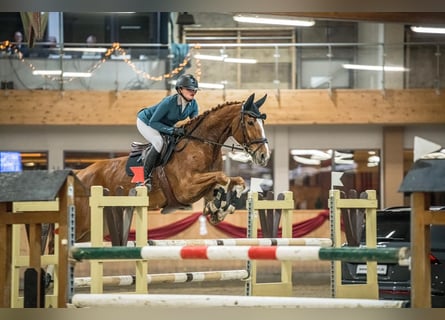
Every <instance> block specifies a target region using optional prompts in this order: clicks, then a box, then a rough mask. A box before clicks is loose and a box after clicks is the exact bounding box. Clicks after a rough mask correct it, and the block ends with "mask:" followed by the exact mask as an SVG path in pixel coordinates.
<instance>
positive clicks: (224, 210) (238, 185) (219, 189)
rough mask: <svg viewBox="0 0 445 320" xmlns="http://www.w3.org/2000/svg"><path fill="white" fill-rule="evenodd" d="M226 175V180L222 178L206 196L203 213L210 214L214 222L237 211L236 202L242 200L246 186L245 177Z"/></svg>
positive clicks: (218, 221) (211, 220) (216, 222)
mask: <svg viewBox="0 0 445 320" xmlns="http://www.w3.org/2000/svg"><path fill="white" fill-rule="evenodd" d="M225 177H226V179H225V180H226V181H225V182H223V181H222V180H220V181H219V182H218V183H216V184H215V185H214V186H213V189H212V192H211V194H210V195H209V196H207V197H205V200H206V204H205V207H204V212H203V213H204V215H208V216H209V221H210V222H211V223H212V224H218V223H220V222H221V221H223V220H224V218H225V217H226V216H227V215H228V214H232V213H234V212H235V209H236V203H237V202H239V201H240V199H241V196H242V194H243V191H244V190H245V188H246V185H245V182H244V179H243V178H241V177H227V176H225Z"/></svg>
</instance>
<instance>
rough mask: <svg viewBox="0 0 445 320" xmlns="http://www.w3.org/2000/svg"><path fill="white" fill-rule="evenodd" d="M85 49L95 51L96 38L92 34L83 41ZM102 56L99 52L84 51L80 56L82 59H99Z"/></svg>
mask: <svg viewBox="0 0 445 320" xmlns="http://www.w3.org/2000/svg"><path fill="white" fill-rule="evenodd" d="M85 42H86V46H87V48H91V49H95V48H97V47H95V44H96V43H97V39H96V36H95V35H94V34H90V35H89V36H88V37H87V39H86V40H85ZM100 58H102V55H101V54H100V53H99V52H96V51H94V50H86V51H84V52H83V54H82V59H100Z"/></svg>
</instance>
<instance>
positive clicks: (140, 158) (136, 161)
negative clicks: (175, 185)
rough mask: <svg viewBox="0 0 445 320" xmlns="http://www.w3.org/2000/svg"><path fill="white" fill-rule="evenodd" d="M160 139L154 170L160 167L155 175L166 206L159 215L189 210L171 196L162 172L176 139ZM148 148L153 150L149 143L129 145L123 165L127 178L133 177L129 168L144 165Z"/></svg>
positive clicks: (168, 184)
mask: <svg viewBox="0 0 445 320" xmlns="http://www.w3.org/2000/svg"><path fill="white" fill-rule="evenodd" d="M162 138H163V139H164V146H163V147H162V150H161V155H160V157H159V160H158V162H157V163H156V164H155V167H154V168H157V167H160V168H159V169H160V170H156V171H155V172H156V173H157V175H158V178H159V180H160V181H161V188H162V190H163V191H164V194H165V196H166V197H167V206H165V207H164V208H162V210H161V213H163V214H167V213H171V212H175V211H176V210H177V209H189V208H190V206H189V205H186V204H183V203H180V202H179V201H178V199H176V197H175V195H174V194H173V191H172V187H171V185H170V182H169V181H168V179H167V176H166V174H165V171H164V166H165V165H166V164H167V162H168V160H170V157H171V155H172V154H173V151H174V150H175V148H176V139H175V138H174V137H172V136H170V135H162ZM150 148H153V146H152V144H151V143H142V142H132V143H131V149H130V154H129V155H128V160H127V163H126V165H125V171H126V173H127V175H128V176H129V177H133V176H134V173H133V171H131V169H130V168H131V167H140V166H143V165H144V158H145V155H146V154H147V152H148V151H149V150H150Z"/></svg>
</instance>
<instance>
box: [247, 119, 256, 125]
mask: <svg viewBox="0 0 445 320" xmlns="http://www.w3.org/2000/svg"><path fill="white" fill-rule="evenodd" d="M247 124H248V125H249V126H253V125H254V124H255V121H253V120H247Z"/></svg>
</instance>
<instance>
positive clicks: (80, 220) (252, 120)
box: [76, 94, 270, 242]
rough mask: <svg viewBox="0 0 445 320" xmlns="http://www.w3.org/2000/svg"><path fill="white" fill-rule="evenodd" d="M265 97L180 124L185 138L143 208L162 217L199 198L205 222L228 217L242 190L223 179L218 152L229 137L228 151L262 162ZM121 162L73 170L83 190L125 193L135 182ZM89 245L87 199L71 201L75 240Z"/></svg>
mask: <svg viewBox="0 0 445 320" xmlns="http://www.w3.org/2000/svg"><path fill="white" fill-rule="evenodd" d="M266 97H267V96H266V95H265V96H264V97H263V98H261V99H259V100H258V101H254V98H255V95H254V94H252V95H250V96H249V97H248V98H247V99H246V100H245V101H241V102H226V103H224V104H221V105H218V106H216V107H214V108H213V109H211V110H208V111H205V112H204V113H202V114H200V115H199V116H197V117H196V118H194V119H192V120H189V121H188V122H186V123H185V124H184V125H183V128H184V130H185V136H184V137H182V138H181V139H179V140H178V141H177V142H176V148H175V150H174V152H173V153H172V155H171V157H170V159H169V160H168V162H167V163H166V164H165V165H163V166H159V167H157V168H156V169H155V170H154V171H153V175H152V189H151V191H150V192H149V199H150V201H149V209H151V210H152V209H161V212H162V213H168V212H171V211H173V210H172V209H175V208H176V207H178V204H181V205H191V204H193V203H195V202H196V201H198V200H200V199H202V198H204V200H205V201H204V202H205V207H204V210H203V214H205V215H209V220H210V222H211V223H213V224H217V223H219V222H221V221H222V220H223V219H224V218H225V216H226V215H227V214H230V213H233V212H234V211H235V205H234V204H235V203H236V201H237V200H239V199H240V198H241V196H242V193H243V192H244V191H245V189H246V186H245V182H244V179H243V178H242V177H228V176H227V175H226V174H225V173H224V172H223V171H222V167H223V161H222V147H224V146H226V145H224V143H225V141H226V140H227V139H228V138H229V137H233V138H234V139H235V140H236V141H237V143H239V146H231V148H235V149H238V150H243V151H245V152H246V153H248V154H249V155H250V156H251V159H252V161H253V162H254V163H256V164H258V165H261V166H265V165H266V164H267V163H268V160H269V157H270V149H269V146H268V142H267V139H266V137H265V132H264V127H263V122H264V119H265V118H266V115H265V114H261V113H260V111H259V108H260V107H261V105H262V104H263V103H264V102H265V100H266ZM226 147H227V146H226ZM127 159H128V157H126V156H125V157H120V158H114V159H107V160H101V161H98V162H95V163H93V164H91V165H90V166H88V167H87V168H85V169H81V170H78V171H77V172H76V175H77V177H78V178H79V180H80V181H81V182H82V184H83V186H84V187H85V188H87V189H88V190H89V189H90V187H91V186H93V185H99V186H103V187H104V188H106V189H108V190H110V192H113V191H114V190H116V188H117V187H122V188H123V189H124V190H125V194H128V192H129V190H130V189H131V188H134V187H135V183H132V182H131V180H132V178H131V177H129V176H128V175H127V173H126V168H125V166H126V163H127ZM162 176H164V177H162ZM166 182H167V184H168V185H167V186H166V185H165V184H166ZM172 197H173V198H174V199H175V201H173V203H171V202H172V201H171V198H172ZM89 240H90V213H89V204H88V197H76V241H77V242H82V241H89Z"/></svg>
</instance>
